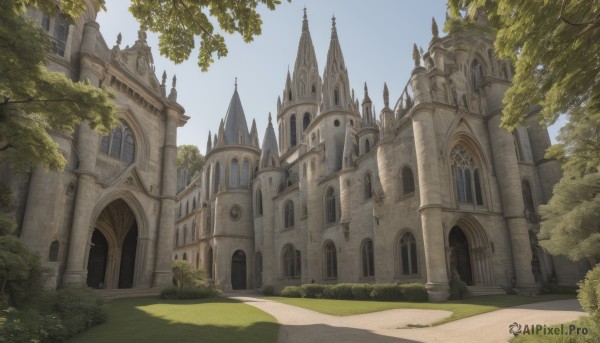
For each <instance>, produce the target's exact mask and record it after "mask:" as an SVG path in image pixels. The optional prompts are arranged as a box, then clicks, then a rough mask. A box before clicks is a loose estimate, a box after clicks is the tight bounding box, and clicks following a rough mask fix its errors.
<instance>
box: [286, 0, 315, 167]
mask: <svg viewBox="0 0 600 343" xmlns="http://www.w3.org/2000/svg"><path fill="white" fill-rule="evenodd" d="M321 88H322V83H321V77H320V76H319V67H318V65H317V57H316V54H315V48H314V47H313V43H312V38H311V37H310V31H309V30H308V18H307V16H306V9H304V18H303V20H302V34H301V35H300V42H299V43H298V52H297V54H296V62H295V64H294V71H293V73H292V74H290V72H289V70H288V74H287V77H286V81H285V87H284V90H283V98H279V99H277V123H278V124H279V125H278V126H279V146H280V151H281V154H282V156H285V153H287V152H288V151H292V150H295V149H296V147H298V146H299V145H300V143H301V141H302V139H303V138H305V137H307V136H308V135H307V132H306V130H307V129H308V127H309V125H310V123H311V122H312V121H313V119H314V118H315V116H316V113H317V108H318V104H319V102H320V94H321ZM296 158H297V156H296V155H295V157H290V159H288V160H287V162H288V163H292V162H293V161H294V160H295V159H296Z"/></svg>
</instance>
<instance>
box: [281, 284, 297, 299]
mask: <svg viewBox="0 0 600 343" xmlns="http://www.w3.org/2000/svg"><path fill="white" fill-rule="evenodd" d="M281 296H282V297H287V298H300V297H301V294H300V287H298V286H286V287H285V288H284V289H283V290H282V291H281Z"/></svg>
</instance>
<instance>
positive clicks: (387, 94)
mask: <svg viewBox="0 0 600 343" xmlns="http://www.w3.org/2000/svg"><path fill="white" fill-rule="evenodd" d="M383 104H384V105H385V107H390V92H389V91H388V87H387V83H385V82H384V83H383Z"/></svg>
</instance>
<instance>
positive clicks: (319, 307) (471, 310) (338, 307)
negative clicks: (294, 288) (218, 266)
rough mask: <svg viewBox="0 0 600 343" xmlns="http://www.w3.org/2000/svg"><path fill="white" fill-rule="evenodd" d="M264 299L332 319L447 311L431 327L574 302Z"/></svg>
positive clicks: (494, 298)
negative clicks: (534, 306) (536, 305)
mask: <svg viewBox="0 0 600 343" xmlns="http://www.w3.org/2000/svg"><path fill="white" fill-rule="evenodd" d="M267 299H270V300H274V301H278V302H281V303H284V304H289V305H294V306H298V307H303V308H307V309H309V310H313V311H317V312H321V313H325V314H331V315H334V316H348V315H353V314H361V313H370V312H377V311H385V310H392V309H402V308H409V309H415V308H416V309H426V310H446V311H451V312H452V315H451V316H450V317H448V318H446V319H444V320H441V321H439V322H435V323H434V324H433V325H440V324H444V323H447V322H451V321H453V320H457V319H462V318H465V317H470V316H474V315H476V314H481V313H485V312H490V311H494V310H497V309H500V308H504V307H511V306H517V305H522V304H529V303H536V302H541V301H552V300H563V299H575V295H571V294H549V295H548V294H546V295H539V296H536V297H526V296H519V295H487V296H480V297H473V298H470V299H465V300H455V301H448V302H446V303H411V302H392V301H390V302H387V301H358V300H331V299H307V298H284V297H267Z"/></svg>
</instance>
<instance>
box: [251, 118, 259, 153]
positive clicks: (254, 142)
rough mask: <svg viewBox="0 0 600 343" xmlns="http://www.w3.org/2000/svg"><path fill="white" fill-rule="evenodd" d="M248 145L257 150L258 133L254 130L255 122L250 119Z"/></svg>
mask: <svg viewBox="0 0 600 343" xmlns="http://www.w3.org/2000/svg"><path fill="white" fill-rule="evenodd" d="M250 144H251V145H252V146H253V147H255V148H259V146H258V131H257V129H256V120H254V119H252V127H251V128H250Z"/></svg>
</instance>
